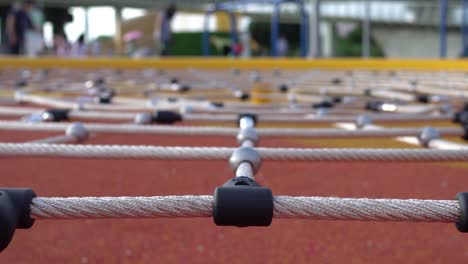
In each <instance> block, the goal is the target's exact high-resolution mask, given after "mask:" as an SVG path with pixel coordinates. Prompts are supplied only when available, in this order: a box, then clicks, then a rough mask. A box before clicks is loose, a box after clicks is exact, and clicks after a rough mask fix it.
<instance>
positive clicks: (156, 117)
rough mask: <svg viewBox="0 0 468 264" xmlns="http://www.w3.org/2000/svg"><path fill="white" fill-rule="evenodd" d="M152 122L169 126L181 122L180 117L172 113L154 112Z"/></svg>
mask: <svg viewBox="0 0 468 264" xmlns="http://www.w3.org/2000/svg"><path fill="white" fill-rule="evenodd" d="M152 121H153V123H156V124H169V125H170V124H174V123H175V122H179V121H182V115H180V114H179V113H177V112H172V111H156V113H154V114H153V118H152Z"/></svg>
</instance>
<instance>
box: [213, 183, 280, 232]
mask: <svg viewBox="0 0 468 264" xmlns="http://www.w3.org/2000/svg"><path fill="white" fill-rule="evenodd" d="M272 219H273V193H272V192H271V190H270V189H269V188H265V187H261V186H260V185H259V184H258V183H257V182H255V181H254V180H253V179H251V178H248V177H236V178H233V179H231V180H229V181H227V182H226V183H225V184H224V185H223V186H221V187H218V188H216V190H215V193H214V205H213V220H214V222H215V224H216V225H218V226H237V227H248V226H269V225H270V224H271V221H272Z"/></svg>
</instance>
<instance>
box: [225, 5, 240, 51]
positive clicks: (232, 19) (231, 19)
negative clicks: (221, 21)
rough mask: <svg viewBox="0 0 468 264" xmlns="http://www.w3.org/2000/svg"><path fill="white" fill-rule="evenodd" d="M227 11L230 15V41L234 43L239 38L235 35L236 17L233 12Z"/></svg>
mask: <svg viewBox="0 0 468 264" xmlns="http://www.w3.org/2000/svg"><path fill="white" fill-rule="evenodd" d="M227 13H228V15H229V17H230V23H231V41H232V44H234V43H237V42H238V41H239V38H238V36H237V19H236V15H235V14H234V13H231V12H229V11H228V12H227Z"/></svg>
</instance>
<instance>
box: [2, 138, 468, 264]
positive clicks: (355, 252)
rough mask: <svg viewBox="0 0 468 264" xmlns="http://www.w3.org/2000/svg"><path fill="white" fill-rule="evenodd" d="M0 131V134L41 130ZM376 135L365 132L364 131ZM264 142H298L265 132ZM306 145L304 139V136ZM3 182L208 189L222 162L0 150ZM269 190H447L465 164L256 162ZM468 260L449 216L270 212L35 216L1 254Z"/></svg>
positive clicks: (101, 192) (460, 178)
mask: <svg viewBox="0 0 468 264" xmlns="http://www.w3.org/2000/svg"><path fill="white" fill-rule="evenodd" d="M47 135H50V134H47V133H38V132H34V133H31V132H0V141H4V142H14V141H16V142H22V141H26V140H31V139H37V138H42V137H45V136H47ZM369 140H372V139H369ZM87 143H89V144H151V145H169V146H170V145H182V146H236V144H237V143H236V142H235V140H234V139H233V138H230V137H168V136H143V135H135V136H128V135H97V136H95V137H93V138H92V140H90V141H88V142H87ZM262 145H263V146H300V144H298V143H293V142H291V141H287V140H282V139H272V138H264V139H262ZM307 147H310V146H307ZM0 168H1V169H0V171H1V175H0V186H3V187H31V188H33V189H34V190H35V191H36V193H37V194H38V195H39V196H45V197H48V196H123V195H130V196H152V195H172V194H175V195H182V194H212V193H213V190H214V188H215V187H216V186H219V185H221V184H222V183H223V182H224V181H226V180H227V179H229V178H231V177H232V175H233V173H232V171H231V169H230V168H229V165H228V163H227V162H220V161H216V162H211V161H148V160H146V161H141V160H135V161H133V160H91V159H88V160H86V159H63V158H53V159H52V158H29V157H20V158H17V157H8V158H5V157H1V158H0ZM257 180H258V181H259V182H260V183H261V184H263V185H265V186H268V187H270V188H271V189H272V190H273V192H274V194H275V195H304V196H315V195H316V196H339V197H370V198H425V199H452V198H454V196H455V194H456V193H457V192H459V191H468V169H467V168H463V167H460V166H451V165H441V164H429V163H404V164H403V163H362V162H361V163H349V162H343V163H321V162H264V164H263V167H262V169H261V172H260V174H259V176H258V177H257ZM221 262H224V263H467V262H468V235H463V234H460V233H458V231H456V229H455V227H454V226H453V225H452V224H421V223H371V222H347V221H310V220H274V222H273V224H272V226H271V227H268V228H233V227H232V228H231V227H217V226H215V225H214V224H213V222H212V220H211V219H209V218H207V219H145V220H138V219H126V220H41V221H37V222H36V224H35V226H34V227H33V228H32V229H30V230H18V231H17V233H16V236H15V238H14V240H13V242H12V244H11V245H10V247H9V248H8V249H7V250H6V251H5V252H3V253H2V254H0V263H221Z"/></svg>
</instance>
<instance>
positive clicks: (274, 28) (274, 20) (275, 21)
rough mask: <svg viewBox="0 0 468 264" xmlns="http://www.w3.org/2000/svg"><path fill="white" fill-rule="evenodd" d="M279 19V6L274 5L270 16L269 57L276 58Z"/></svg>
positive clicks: (277, 4)
mask: <svg viewBox="0 0 468 264" xmlns="http://www.w3.org/2000/svg"><path fill="white" fill-rule="evenodd" d="M279 19H280V5H279V3H278V2H276V3H275V5H274V9H273V13H272V14H271V38H270V46H271V56H272V57H277V56H278V45H277V44H278V38H279Z"/></svg>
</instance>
